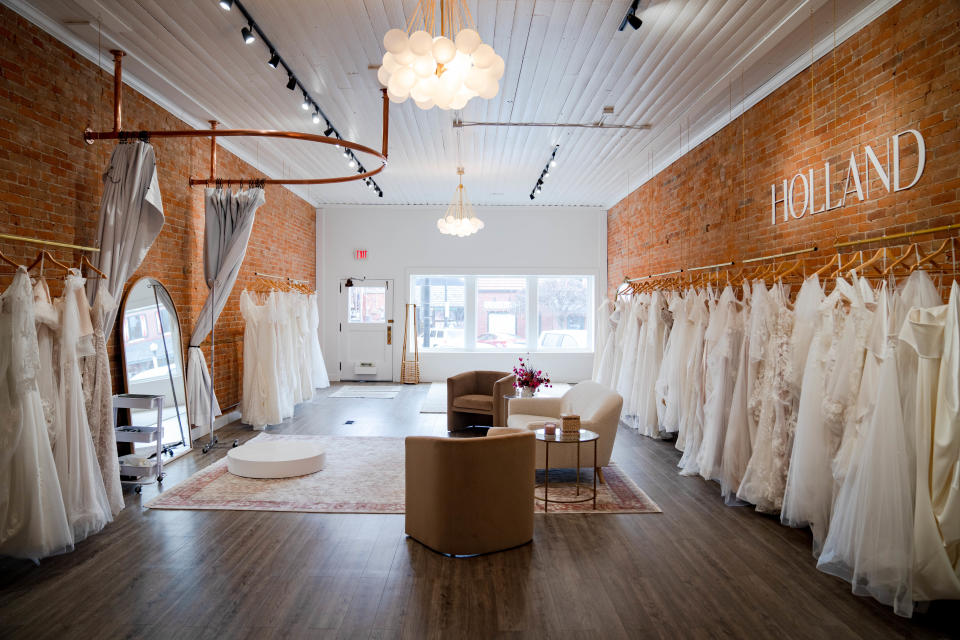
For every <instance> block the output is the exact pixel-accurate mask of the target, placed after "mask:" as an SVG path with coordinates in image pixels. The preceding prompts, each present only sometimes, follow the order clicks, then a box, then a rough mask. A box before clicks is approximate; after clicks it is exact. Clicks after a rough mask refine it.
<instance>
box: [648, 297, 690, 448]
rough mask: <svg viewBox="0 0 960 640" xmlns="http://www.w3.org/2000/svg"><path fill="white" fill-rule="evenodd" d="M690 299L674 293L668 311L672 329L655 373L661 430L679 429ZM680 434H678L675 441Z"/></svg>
mask: <svg viewBox="0 0 960 640" xmlns="http://www.w3.org/2000/svg"><path fill="white" fill-rule="evenodd" d="M689 307H690V298H689V297H688V296H683V295H679V294H675V295H674V297H673V300H672V301H671V302H670V305H669V310H670V313H671V315H672V317H673V329H672V330H671V331H670V336H669V337H668V338H667V346H666V348H665V350H664V356H663V361H662V363H661V366H660V373H659V374H658V376H657V382H656V394H657V418H658V420H659V422H660V429H661V430H663V431H665V432H667V433H677V432H678V431H679V429H680V404H681V397H682V396H681V394H682V391H683V384H682V380H683V363H684V362H685V361H686V353H687V350H688V349H689V347H690V341H689V339H688V336H689V333H690V330H691V328H692V323H691V322H690V320H689V318H688V308H689ZM679 440H680V436H679V434H678V436H677V441H678V442H679Z"/></svg>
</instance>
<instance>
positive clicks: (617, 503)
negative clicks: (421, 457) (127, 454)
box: [144, 433, 660, 515]
mask: <svg viewBox="0 0 960 640" xmlns="http://www.w3.org/2000/svg"><path fill="white" fill-rule="evenodd" d="M256 439H264V440H309V441H312V442H317V443H319V444H320V446H321V447H322V448H323V449H324V451H325V452H326V464H325V466H324V468H323V470H322V471H319V472H318V473H314V474H311V475H307V476H300V477H298V478H283V479H278V480H258V479H252V478H241V477H239V476H235V475H233V474H232V473H230V472H229V471H227V461H226V458H224V459H221V460H219V461H217V462H214V463H213V464H211V465H210V466H209V467H207V468H205V469H202V470H200V471H198V472H197V473H195V474H194V475H193V476H191V477H189V478H187V479H186V480H184V481H183V482H181V483H180V484H178V485H177V486H175V487H173V488H172V489H165V490H164V492H163V493H162V494H160V495H159V496H157V497H156V498H154V499H153V500H151V501H150V502H148V503H147V504H146V505H144V506H146V507H148V508H150V509H213V510H226V511H300V512H306V513H403V512H404V507H405V505H404V462H403V460H404V450H403V438H384V437H357V436H299V435H282V434H272V433H262V434H260V435H258V436H257V437H256V438H254V440H256ZM570 473H572V472H567V471H561V472H556V471H551V473H550V478H551V482H550V497H551V498H552V497H555V496H556V497H559V496H562V495H564V494H565V493H566V494H569V493H571V492H572V491H573V488H572V486H571V485H570V484H569V482H570V481H571V480H572V479H573V478H572V476H571V475H570ZM583 473H584V478H583V479H584V480H591V482H592V476H591V475H590V473H592V472H591V471H590V470H584V472H583ZM603 474H604V477H605V478H606V481H607V482H606V484H599V485H598V493H597V509H596V511H594V510H593V504H592V502H583V503H579V504H568V505H559V504H557V505H555V504H551V505H550V508H549V510H548V514H547V515H550V514H553V513H557V514H560V513H660V508H659V507H658V506H657V505H656V504H655V503H654V502H653V500H651V499H650V498H649V497H648V496H647V494H645V493H644V492H643V490H642V489H640V488H639V487H638V486H637V485H636V484H634V483H633V481H631V480H630V479H629V478H628V477H626V476H625V475H624V474H623V473H622V472H621V471H620V469H619V468H618V467H617V466H616V465H615V464H611V465H610V466H609V467H605V468H604V470H603ZM537 476H538V481H541V482H542V480H543V472H542V471H541V472H538V474H537ZM541 491H542V490H541ZM535 502H536V504H535V505H534V510H535V511H536V512H539V513H542V512H543V505H542V503H541V502H540V501H539V500H538V501H535Z"/></svg>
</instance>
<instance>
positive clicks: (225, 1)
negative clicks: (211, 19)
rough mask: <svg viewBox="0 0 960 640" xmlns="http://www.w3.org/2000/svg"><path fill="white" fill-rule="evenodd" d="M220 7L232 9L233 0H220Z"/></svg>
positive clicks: (226, 9) (225, 9)
mask: <svg viewBox="0 0 960 640" xmlns="http://www.w3.org/2000/svg"><path fill="white" fill-rule="evenodd" d="M220 8H221V9H223V10H224V11H230V9H233V0H220Z"/></svg>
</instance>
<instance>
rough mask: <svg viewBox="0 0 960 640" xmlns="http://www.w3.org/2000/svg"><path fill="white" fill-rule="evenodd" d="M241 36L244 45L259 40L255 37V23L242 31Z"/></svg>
mask: <svg viewBox="0 0 960 640" xmlns="http://www.w3.org/2000/svg"><path fill="white" fill-rule="evenodd" d="M240 34H241V35H242V36H243V42H244V44H250V43H252V42H253V41H254V40H256V39H257V37H256V36H255V35H253V23H250V24H248V25H247V26H245V27H244V28H243V29H240Z"/></svg>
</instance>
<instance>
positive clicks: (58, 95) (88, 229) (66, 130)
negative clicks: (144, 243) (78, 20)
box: [0, 6, 316, 407]
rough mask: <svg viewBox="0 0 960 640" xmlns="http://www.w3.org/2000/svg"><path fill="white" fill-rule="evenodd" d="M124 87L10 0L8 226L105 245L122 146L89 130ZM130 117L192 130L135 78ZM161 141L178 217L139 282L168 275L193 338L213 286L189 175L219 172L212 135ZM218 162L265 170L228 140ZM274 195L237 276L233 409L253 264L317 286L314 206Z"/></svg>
mask: <svg viewBox="0 0 960 640" xmlns="http://www.w3.org/2000/svg"><path fill="white" fill-rule="evenodd" d="M104 55H105V58H108V57H109V54H108V53H106V52H105V54H104ZM112 87H113V77H112V75H110V74H108V73H104V72H102V71H100V70H99V69H97V67H96V65H94V64H91V63H90V62H88V61H87V60H86V59H85V58H83V57H81V56H80V55H79V54H77V53H76V52H74V51H72V50H71V49H69V48H68V47H66V46H65V45H64V44H62V43H61V42H59V41H58V40H56V39H54V38H53V37H51V36H50V35H48V34H47V33H45V32H43V31H42V30H40V29H39V28H37V27H36V26H34V25H33V24H31V23H29V22H28V21H26V20H24V19H23V18H21V17H20V16H19V15H17V14H16V13H14V12H12V11H11V10H9V9H7V8H6V7H2V6H0V233H4V232H6V233H13V234H17V235H26V236H32V237H39V238H43V239H47V240H56V241H61V242H68V243H72V244H81V245H92V244H96V241H97V238H96V231H97V208H98V206H99V202H100V194H101V192H102V187H101V174H102V173H103V171H105V170H106V167H107V163H108V161H109V157H110V153H111V151H112V149H113V147H114V144H115V143H114V142H112V141H110V142H107V141H104V142H98V143H96V144H94V145H87V144H85V143H84V142H83V140H82V139H81V133H82V131H83V129H84V128H85V127H87V126H91V127H93V128H97V129H109V128H110V127H112V118H113V110H112V109H113V107H112V105H113V88H112ZM247 124H249V125H250V126H254V127H255V126H256V123H247ZM123 125H124V129H126V130H139V129H185V128H187V125H185V124H184V123H183V122H182V121H180V120H178V119H177V118H175V117H174V116H172V115H171V114H169V113H168V112H166V111H164V110H163V109H162V108H160V107H159V106H158V105H156V104H155V103H153V102H151V101H149V100H148V99H146V98H145V97H143V96H142V95H140V94H138V93H137V92H135V91H134V90H133V89H131V88H129V87H124V94H123ZM153 145H154V147H155V149H156V155H157V166H158V173H159V180H160V190H161V193H162V196H163V205H164V213H165V215H166V223H165V224H164V226H163V231H162V232H161V234H160V236H159V237H158V238H157V241H156V242H155V243H154V245H153V247H152V248H151V250H150V252H149V254H148V255H147V257H146V259H145V260H144V262H143V264H142V265H141V266H140V269H139V270H138V271H137V272H136V273H135V274H134V275H133V276H132V277H131V279H130V281H129V282H128V286H129V284H132V283H133V282H135V281H136V280H137V279H138V278H140V277H143V276H150V277H154V278H156V279H158V280H159V281H160V282H162V283H163V284H164V285H165V286H166V287H167V289H168V290H169V291H170V294H171V296H172V297H173V300H174V303H175V304H176V306H177V310H178V313H179V315H180V321H181V332H182V334H183V341H184V344H186V342H187V341H188V339H189V336H190V332H191V331H192V330H193V327H194V324H195V322H196V319H197V315H198V313H199V311H200V308H201V307H202V306H203V300H204V298H205V297H206V294H207V288H206V285H205V284H204V281H203V218H204V207H203V189H202V188H200V187H193V188H191V187H190V186H189V185H188V182H187V180H188V179H189V177H190V176H201V175H206V174H207V172H208V167H209V152H210V142H209V139H203V138H201V139H161V140H155V141H153ZM217 165H218V166H217V173H218V175H223V176H231V177H239V176H242V177H250V178H257V177H265V176H263V175H262V174H260V173H259V172H257V171H255V170H254V169H253V168H252V167H251V166H249V165H247V164H246V163H244V162H243V161H241V160H239V159H238V158H237V157H236V156H234V155H233V154H231V153H229V152H227V151H225V150H224V149H223V148H220V149H218V153H217ZM266 196H267V201H266V204H265V205H264V206H262V207H261V208H260V209H259V210H258V211H257V219H256V223H255V225H254V229H253V233H252V235H251V237H250V245H249V248H248V249H247V255H246V258H245V260H244V263H243V267H242V268H241V271H240V276H239V278H238V279H237V284H236V286H235V287H234V290H233V293H232V294H231V296H230V299H229V301H228V302H227V306H226V308H225V309H224V312H223V314H222V315H221V316H220V319H219V321H218V322H217V350H216V380H215V386H216V393H217V397H218V399H219V401H220V404H221V406H223V407H227V406H229V405H232V404H234V403H236V402H238V401H239V400H240V386H241V385H240V372H241V367H242V354H243V318H242V316H241V315H240V311H239V296H240V291H242V290H243V288H244V286H245V285H247V284H248V283H250V282H251V281H252V279H253V277H254V276H253V272H254V271H260V272H267V273H273V274H284V275H289V276H291V277H294V278H297V279H301V280H307V281H309V282H311V283H314V284H315V282H314V280H315V274H316V252H315V237H316V236H315V214H314V209H313V208H312V207H311V206H310V205H309V204H308V203H307V202H305V201H304V200H302V199H301V198H299V197H297V196H296V195H294V194H293V193H291V192H290V191H288V190H287V189H284V188H282V187H276V186H268V187H267V193H266ZM38 248H39V247H37V246H36V245H28V244H26V243H20V242H10V241H4V240H0V250H2V251H3V252H4V254H6V255H7V256H8V257H10V258H12V259H13V260H15V261H17V262H20V263H25V262H27V261H32V259H33V257H34V256H35V255H36V253H37V250H38ZM51 251H52V253H53V255H54V256H56V257H57V258H58V259H59V260H61V261H68V262H69V263H70V264H76V263H77V261H78V260H79V258H80V255H79V254H75V253H73V252H72V251H69V250H63V249H51ZM11 272H12V269H10V268H8V267H0V287H5V286H6V285H7V284H9V282H10V278H11ZM58 278H59V275H57V274H55V273H50V272H48V280H49V281H50V284H51V289H53V290H54V294H56V293H58V292H59V289H60V287H59V284H58V283H57V282H55V280H57V279H58ZM119 326H120V323H119V322H118V323H117V327H118V328H119ZM209 344H210V343H209V338H208V339H207V342H206V343H205V345H204V349H205V354H204V355H205V356H206V357H207V361H208V363H209V358H210V352H209ZM118 345H119V340H118V334H117V333H116V332H115V334H114V335H113V336H111V337H110V339H109V348H110V353H111V361H112V365H113V366H112V370H113V376H114V389H115V390H117V391H119V390H122V388H123V387H122V381H121V379H120V378H119V374H120V366H121V365H120V357H119V347H118Z"/></svg>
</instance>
